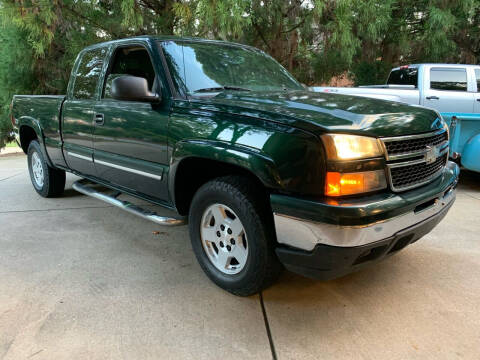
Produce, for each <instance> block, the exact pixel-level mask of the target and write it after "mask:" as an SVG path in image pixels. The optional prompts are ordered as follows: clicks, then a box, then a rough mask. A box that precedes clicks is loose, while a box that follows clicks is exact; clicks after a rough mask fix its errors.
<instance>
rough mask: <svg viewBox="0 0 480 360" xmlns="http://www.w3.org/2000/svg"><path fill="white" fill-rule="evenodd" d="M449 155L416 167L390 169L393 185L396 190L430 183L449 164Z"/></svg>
mask: <svg viewBox="0 0 480 360" xmlns="http://www.w3.org/2000/svg"><path fill="white" fill-rule="evenodd" d="M447 157H448V154H444V155H442V156H439V157H438V158H437V160H435V162H433V163H431V164H427V163H425V162H422V163H418V164H415V165H407V166H401V167H395V168H391V169H390V176H391V181H392V185H393V187H394V188H395V189H402V188H409V187H411V186H412V185H416V184H422V183H424V182H425V181H428V180H429V179H431V178H432V176H434V175H435V174H437V173H438V172H439V171H440V170H442V169H443V167H444V166H445V164H446V162H447Z"/></svg>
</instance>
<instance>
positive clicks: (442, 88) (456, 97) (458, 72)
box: [422, 65, 475, 113]
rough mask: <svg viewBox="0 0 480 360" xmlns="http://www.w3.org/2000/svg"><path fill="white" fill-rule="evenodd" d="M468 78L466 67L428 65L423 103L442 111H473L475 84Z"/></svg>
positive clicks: (425, 74)
mask: <svg viewBox="0 0 480 360" xmlns="http://www.w3.org/2000/svg"><path fill="white" fill-rule="evenodd" d="M467 79H468V74H467V68H466V67H462V66H448V65H445V66H441V65H438V66H437V65H432V66H430V67H429V68H428V67H427V68H426V69H425V73H424V92H423V99H422V101H423V102H422V105H423V106H426V107H429V108H433V109H435V110H437V111H438V112H440V113H471V112H473V103H474V91H475V90H474V89H473V87H474V84H473V83H472V82H469V81H468V80H467Z"/></svg>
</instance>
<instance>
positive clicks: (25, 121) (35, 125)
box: [17, 116, 54, 167]
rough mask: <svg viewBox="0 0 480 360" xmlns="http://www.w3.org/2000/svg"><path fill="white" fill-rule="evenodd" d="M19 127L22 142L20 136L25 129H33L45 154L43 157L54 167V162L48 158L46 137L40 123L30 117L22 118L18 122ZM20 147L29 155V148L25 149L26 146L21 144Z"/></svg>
mask: <svg viewBox="0 0 480 360" xmlns="http://www.w3.org/2000/svg"><path fill="white" fill-rule="evenodd" d="M17 127H18V137H19V139H20V140H21V138H20V134H21V132H22V128H23V127H29V128H32V129H33V131H35V134H36V135H37V140H38V142H39V144H40V149H41V150H42V153H43V157H44V158H45V159H46V160H47V164H48V165H49V166H50V167H54V165H53V163H52V161H51V160H50V157H49V156H48V153H47V150H46V149H45V137H44V135H43V131H42V127H41V125H40V121H39V120H38V119H35V118H33V117H30V116H22V117H20V118H19V119H18V121H17ZM20 145H21V146H22V148H23V149H24V152H25V154H27V152H28V148H26V149H25V148H24V147H23V145H24V144H22V143H20Z"/></svg>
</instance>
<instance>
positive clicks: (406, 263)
mask: <svg viewBox="0 0 480 360" xmlns="http://www.w3.org/2000/svg"><path fill="white" fill-rule="evenodd" d="M75 180H76V178H75V177H74V176H71V175H69V176H68V177H67V190H66V193H65V196H64V197H62V198H58V199H43V198H41V197H40V196H38V195H37V194H36V193H35V191H34V190H33V187H32V186H31V184H30V179H29V176H28V170H27V167H26V158H25V156H8V157H0V359H27V358H28V359H104V358H113V359H118V358H126V359H190V358H191V359H230V358H231V359H269V358H270V359H271V358H272V357H276V358H278V359H456V358H458V359H480V176H479V175H476V174H473V173H468V172H464V173H462V176H461V183H460V187H459V192H458V196H457V202H456V203H455V205H454V206H453V208H452V209H451V211H450V213H449V214H448V215H447V217H446V218H445V220H444V221H443V222H442V223H441V224H440V225H439V226H438V227H437V228H436V229H435V230H434V231H433V232H432V233H431V234H429V235H427V236H426V237H425V238H423V239H422V240H420V241H419V242H417V243H416V244H413V245H411V246H410V247H407V248H406V249H405V250H403V251H401V252H400V253H399V254H397V255H395V256H393V257H391V258H389V259H387V260H385V261H384V262H382V263H380V264H378V265H376V266H374V267H370V268H367V269H365V270H363V271H361V272H358V273H355V274H352V275H349V276H346V277H344V278H342V279H338V280H334V281H330V282H323V283H322V282H316V281H312V280H308V279H304V278H302V277H300V276H296V275H293V274H289V273H284V275H283V276H282V278H281V279H280V281H279V282H278V284H276V285H274V286H273V287H272V288H270V289H268V290H267V291H265V292H264V293H263V294H262V297H260V296H253V297H250V298H239V297H235V296H233V295H230V294H228V293H226V292H224V291H222V290H220V289H219V288H217V287H216V286H215V285H213V284H212V283H211V282H210V281H209V280H208V279H207V278H206V276H204V275H203V273H202V271H201V269H200V267H199V266H198V265H197V262H196V260H195V258H194V255H193V253H192V250H191V246H190V242H189V239H188V233H187V228H186V227H178V228H170V229H166V228H161V227H159V226H158V225H156V224H154V223H150V222H148V221H146V220H143V219H140V218H137V217H135V216H133V215H130V214H128V213H125V212H123V211H122V210H119V209H116V208H114V207H110V206H108V205H106V204H104V203H102V202H100V201H97V200H94V199H90V198H88V197H86V196H83V195H80V194H77V193H76V192H75V191H73V190H72V189H71V184H72V182H73V181H75Z"/></svg>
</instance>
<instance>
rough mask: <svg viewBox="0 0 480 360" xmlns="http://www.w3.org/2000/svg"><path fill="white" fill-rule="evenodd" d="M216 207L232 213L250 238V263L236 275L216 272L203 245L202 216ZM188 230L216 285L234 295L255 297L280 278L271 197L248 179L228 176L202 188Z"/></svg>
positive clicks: (195, 200)
mask: <svg viewBox="0 0 480 360" xmlns="http://www.w3.org/2000/svg"><path fill="white" fill-rule="evenodd" d="M213 204H222V205H225V206H227V207H229V208H230V209H231V210H233V212H234V213H235V214H236V215H237V216H238V218H239V219H240V221H241V223H242V225H243V227H244V230H245V234H246V236H247V238H248V248H247V253H248V255H247V260H246V262H245V265H244V267H243V268H242V270H241V271H240V272H239V273H237V274H234V275H232V274H225V273H223V272H221V271H220V270H219V269H217V267H215V265H213V263H212V261H210V259H209V257H208V255H207V253H206V251H205V250H204V247H203V245H202V238H201V222H202V217H203V214H204V212H206V211H207V209H208V208H209V206H211V205H213ZM189 230H190V239H191V242H192V247H193V251H194V252H195V255H196V257H197V260H198V262H199V263H200V266H201V267H202V269H203V270H204V272H205V273H206V274H207V276H208V277H209V278H210V279H211V280H212V281H213V282H214V283H215V284H217V285H218V286H219V287H221V288H222V289H224V290H227V291H229V292H231V293H232V294H235V295H240V296H249V295H253V294H256V293H258V292H260V291H262V290H263V289H265V288H267V287H268V286H270V285H271V284H272V283H273V282H274V281H275V280H276V279H277V278H278V276H279V275H280V272H281V270H282V265H281V264H280V262H279V261H278V258H277V256H276V254H275V243H276V241H275V232H274V225H273V217H272V212H271V210H270V206H269V204H268V197H267V196H266V195H265V194H264V193H263V191H259V189H258V185H256V184H255V183H254V182H253V181H251V180H249V179H248V178H245V177H239V176H226V177H221V178H218V179H215V180H212V181H210V182H208V183H206V184H204V185H203V186H201V187H200V189H199V190H198V191H197V192H196V193H195V196H194V197H193V200H192V204H191V206H190V211H189Z"/></svg>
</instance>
